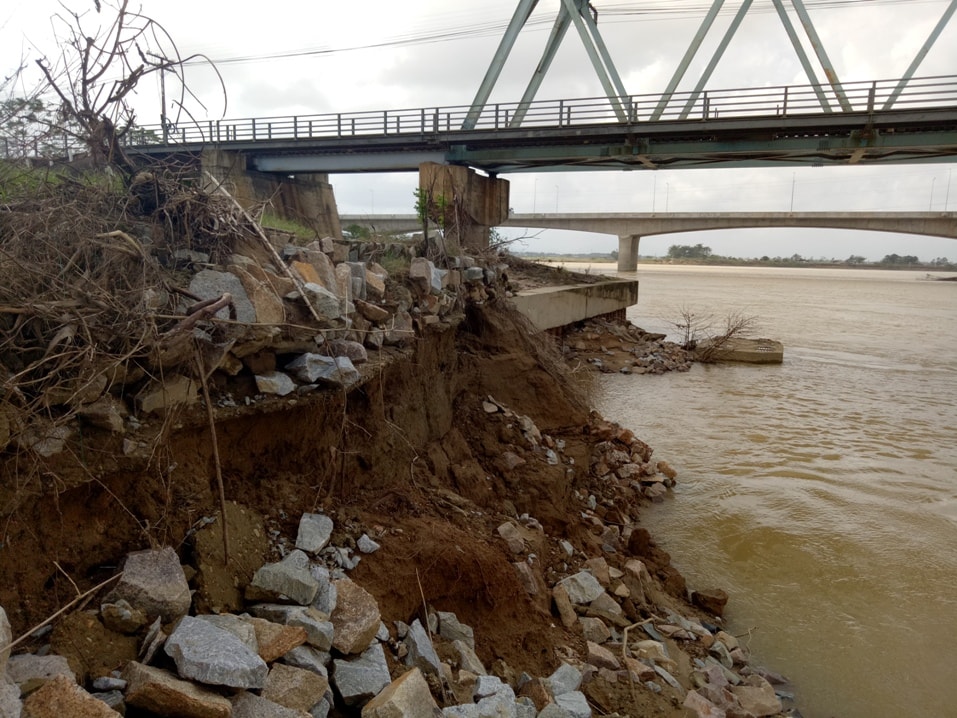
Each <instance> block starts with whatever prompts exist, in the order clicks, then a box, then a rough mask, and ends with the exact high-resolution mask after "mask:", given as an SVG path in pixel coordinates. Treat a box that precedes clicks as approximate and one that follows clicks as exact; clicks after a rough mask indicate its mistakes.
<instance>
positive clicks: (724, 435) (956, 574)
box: [599, 265, 957, 718]
mask: <svg viewBox="0 0 957 718" xmlns="http://www.w3.org/2000/svg"><path fill="white" fill-rule="evenodd" d="M620 276H623V277H631V276H636V275H635V274H624V273H623V274H621V275H620ZM637 277H638V279H639V280H640V282H641V284H640V294H639V297H640V298H639V303H638V306H637V307H633V308H632V309H630V310H629V319H630V320H631V321H632V322H633V323H635V324H637V325H639V326H641V327H643V328H645V329H647V330H650V331H664V332H670V333H671V334H673V335H674V334H675V332H674V329H673V327H672V326H671V325H670V324H669V322H671V321H678V320H679V318H680V315H681V308H682V307H686V308H687V309H689V310H691V311H694V312H695V313H696V314H699V315H700V314H703V313H708V312H710V313H713V314H714V315H715V316H716V318H718V319H719V320H720V319H722V318H723V317H724V316H725V314H727V313H728V312H730V311H741V312H743V313H745V314H748V315H753V316H754V317H756V318H757V321H758V325H759V326H758V331H757V336H766V337H770V338H773V339H779V340H781V341H782V342H784V345H785V360H784V364H783V365H780V366H746V365H715V366H702V365H698V366H695V367H694V368H693V369H692V371H690V372H688V373H683V374H679V373H672V374H666V375H663V376H623V375H608V376H604V377H603V379H602V396H601V398H600V401H599V406H600V408H601V410H602V411H603V413H604V414H605V416H607V417H608V418H611V419H614V420H617V421H619V422H620V423H622V424H623V425H625V426H627V427H629V428H632V429H634V430H635V431H636V433H637V434H638V435H639V436H640V437H641V438H642V439H643V440H645V441H646V442H648V443H649V444H650V445H651V446H653V447H654V448H655V456H656V457H657V458H659V459H666V460H668V461H669V462H670V463H672V464H673V465H674V466H675V467H676V469H677V470H678V472H679V475H678V480H679V483H678V486H677V488H676V490H675V495H674V498H673V499H669V500H666V501H665V502H664V503H662V504H658V505H655V506H652V507H651V508H649V509H647V510H646V511H645V513H644V515H643V523H644V524H645V525H646V526H647V527H648V528H649V530H650V531H651V532H652V535H654V536H655V537H656V539H657V540H658V542H659V544H660V545H662V547H663V548H665V549H666V550H667V551H669V552H670V553H671V554H672V559H673V562H674V564H675V565H676V566H677V567H678V568H679V569H680V570H681V571H682V572H683V573H684V575H685V577H686V578H687V579H688V584H689V586H690V587H691V588H695V587H701V588H710V587H720V588H724V589H726V590H727V591H728V593H729V594H730V595H731V600H730V602H729V604H728V609H727V612H726V614H725V617H726V620H727V621H728V622H729V625H730V627H731V628H732V630H733V632H734V633H736V634H737V635H739V636H743V637H744V639H745V641H746V642H749V644H750V648H751V651H752V653H753V655H754V661H755V662H756V663H759V664H761V665H765V666H767V667H768V668H770V669H772V670H775V671H778V672H780V673H784V674H786V675H787V676H788V677H789V678H790V679H791V680H792V681H793V682H794V684H795V688H796V691H797V697H798V707H799V709H800V710H801V712H802V714H803V715H804V716H805V718H830V717H834V718H901V717H905V716H906V717H911V716H915V717H925V716H926V717H928V718H930V717H936V716H957V283H953V282H933V281H922V278H923V277H924V275H923V274H922V273H915V272H889V271H874V270H815V269H767V268H715V267H671V266H658V265H652V266H648V267H644V266H643V267H641V268H640V269H639V271H638V272H637Z"/></svg>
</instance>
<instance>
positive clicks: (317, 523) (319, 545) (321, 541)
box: [296, 381, 335, 554]
mask: <svg viewBox="0 0 957 718" xmlns="http://www.w3.org/2000/svg"><path fill="white" fill-rule="evenodd" d="M307 383H312V382H311V381H310V382H307ZM333 528H335V524H334V523H333V521H332V519H331V518H329V517H328V516H326V515H325V514H309V513H306V514H303V515H302V516H301V517H300V519H299V532H298V534H297V535H296V548H298V549H301V550H303V551H308V552H309V553H313V554H316V553H319V552H320V551H322V549H324V548H325V547H326V545H327V544H328V543H329V539H330V538H332V530H333Z"/></svg>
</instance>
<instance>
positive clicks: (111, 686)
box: [93, 676, 126, 691]
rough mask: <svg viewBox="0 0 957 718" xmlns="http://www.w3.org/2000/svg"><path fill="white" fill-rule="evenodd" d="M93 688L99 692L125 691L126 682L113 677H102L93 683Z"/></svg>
mask: <svg viewBox="0 0 957 718" xmlns="http://www.w3.org/2000/svg"><path fill="white" fill-rule="evenodd" d="M93 688H94V689H96V690H98V691H125V690H126V681H124V680H123V679H122V678H113V677H112V676H100V677H99V678H97V679H96V680H95V681H93Z"/></svg>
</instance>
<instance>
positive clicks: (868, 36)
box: [0, 0, 957, 260]
mask: <svg viewBox="0 0 957 718" xmlns="http://www.w3.org/2000/svg"><path fill="white" fill-rule="evenodd" d="M805 2H806V4H807V6H808V8H809V10H810V13H811V17H812V19H813V20H814V23H815V26H816V29H817V31H818V33H819V34H820V36H821V38H822V41H823V44H824V47H825V48H826V50H827V52H828V54H829V55H830V59H831V61H832V63H833V64H834V66H835V69H836V71H837V74H838V76H839V78H840V79H841V80H842V81H843V82H853V81H864V80H868V81H869V80H877V79H893V78H898V77H900V76H901V75H902V74H903V73H904V71H905V69H906V68H907V66H908V65H909V64H910V62H911V60H912V59H913V58H914V56H915V55H916V53H917V51H918V49H919V48H920V47H921V45H922V44H923V43H924V41H925V40H926V39H927V37H928V35H929V34H930V32H931V30H932V29H933V27H934V26H935V25H936V23H937V22H938V20H939V19H940V17H941V15H942V14H943V12H944V10H945V9H946V8H947V7H948V5H949V2H950V0H903V1H902V0H869V1H868V2H848V3H833V2H832V3H829V4H830V5H838V6H839V7H826V5H827V4H828V3H820V4H819V3H818V1H817V0H805ZM65 4H66V6H67V7H68V8H70V9H71V10H77V11H83V12H89V15H88V28H87V29H94V28H95V27H96V15H95V13H93V12H92V6H93V3H92V0H67V1H66V3H65ZM558 4H559V0H541V2H540V3H539V6H538V8H537V9H536V11H535V12H534V14H533V16H532V22H531V23H530V26H529V27H527V28H526V30H525V31H524V32H523V34H522V36H521V38H520V40H519V42H518V44H517V46H516V48H515V50H514V51H513V53H512V56H511V58H510V60H509V62H508V63H507V65H506V67H505V71H504V72H503V74H502V77H501V79H500V80H499V83H498V85H497V86H496V89H495V91H494V93H493V96H492V100H493V101H501V102H514V101H516V100H518V99H519V97H520V96H521V94H522V91H523V90H524V88H525V85H526V84H527V83H528V80H529V78H530V76H531V73H532V71H533V69H534V67H535V64H536V63H537V61H538V59H539V57H540V55H541V52H542V49H543V47H544V44H545V41H546V38H547V36H548V31H549V30H550V28H551V23H552V21H553V19H554V17H555V14H556V12H557V8H558ZM740 4H741V3H740V0H729V2H727V3H726V11H725V12H724V13H723V14H722V15H721V16H720V17H719V19H718V21H717V22H716V23H715V27H714V28H712V30H711V32H710V33H709V35H708V36H707V38H706V40H705V42H704V44H703V47H702V50H701V52H699V54H698V56H697V58H696V60H695V61H694V62H693V63H692V65H691V67H690V69H689V71H688V73H687V75H686V77H685V80H684V81H683V83H682V85H680V86H679V90H681V89H684V90H687V89H691V87H693V86H694V84H695V83H696V82H697V80H698V78H699V77H700V75H701V72H702V69H703V68H704V66H705V64H706V63H707V62H708V60H710V58H711V56H712V51H713V49H714V48H715V46H716V45H717V43H718V42H719V40H720V39H721V37H722V35H723V34H724V31H725V29H726V28H727V26H728V24H729V22H730V19H731V16H732V14H733V12H734V11H735V10H736V9H737V8H738V7H739V6H740ZM11 5H13V3H4V7H3V9H0V71H2V72H3V73H4V74H6V73H7V71H8V70H9V69H12V68H13V67H15V66H16V64H17V63H18V61H19V58H20V57H24V58H25V59H27V60H28V61H32V60H33V59H35V58H36V57H38V56H39V55H40V54H46V55H48V56H50V57H51V58H53V57H55V56H56V52H57V49H56V48H57V41H56V35H55V31H54V28H53V27H51V22H50V19H49V18H50V17H51V16H53V15H54V14H56V13H61V14H63V7H62V6H61V5H60V3H57V2H52V1H51V0H33V1H32V2H20V3H17V7H11ZM516 5H517V0H454V1H453V2H450V1H449V0H441V1H439V0H406V2H397V1H396V0H343V1H341V2H336V3H333V2H330V1H329V0H312V1H311V2H302V1H300V0H282V1H280V2H277V3H272V4H267V3H262V2H257V3H249V2H231V3H218V2H197V1H196V0H193V1H192V2H185V1H184V0H144V2H142V5H139V6H136V5H131V7H134V6H135V7H141V9H142V12H143V14H145V15H147V16H149V17H152V18H153V19H155V20H156V21H157V22H159V23H160V24H161V25H162V26H163V27H164V28H165V29H166V31H168V32H169V34H170V35H171V36H172V38H173V39H174V40H175V41H176V44H177V46H178V49H179V51H180V53H181V54H182V55H184V56H185V55H191V54H193V53H203V54H205V55H207V56H209V57H210V58H212V59H213V60H214V61H217V67H218V69H219V71H220V73H221V74H222V75H223V78H224V80H225V83H226V93H227V94H226V102H225V107H224V97H223V94H222V93H221V92H220V91H219V90H217V88H216V84H215V81H214V76H213V73H212V72H211V71H209V70H208V69H206V68H204V67H202V66H194V67H191V68H190V70H189V75H188V78H187V79H188V81H189V83H190V86H191V88H192V89H193V90H194V91H195V92H196V94H197V95H199V97H200V98H201V99H202V100H203V101H204V103H205V105H206V106H205V109H197V108H195V106H194V108H193V109H194V112H198V113H199V114H203V113H208V115H209V116H211V117H222V116H224V114H225V116H227V117H233V118H235V117H250V116H259V117H262V116H270V115H289V114H318V113H324V112H348V111H355V110H370V109H398V108H412V107H429V106H447V105H468V104H470V103H471V101H472V98H473V96H474V95H475V92H476V90H477V88H478V86H479V83H480V82H481V80H482V77H483V75H484V73H485V70H486V68H487V67H488V64H489V61H490V60H491V57H492V55H493V53H494V51H495V48H496V46H497V44H498V41H499V39H500V37H501V35H502V32H503V29H504V26H505V25H506V24H507V23H508V21H509V19H510V18H511V15H512V13H513V11H514V9H515V6H516ZM593 5H594V6H595V7H596V8H597V10H598V12H599V27H600V29H601V31H602V35H603V37H604V38H605V40H606V42H607V44H608V47H609V50H610V52H611V55H612V57H613V59H614V61H615V64H616V66H617V68H618V71H619V72H620V74H621V76H622V79H623V82H624V85H625V87H626V89H627V90H628V92H629V93H631V94H646V93H657V92H661V91H663V90H664V89H665V87H666V86H667V83H668V80H669V79H670V78H671V76H672V74H673V73H674V70H675V67H676V66H677V65H678V62H679V60H680V59H681V57H682V55H683V54H684V52H685V49H686V48H687V46H688V45H689V44H690V41H691V38H692V37H693V36H694V34H695V31H696V30H697V29H698V26H699V25H700V23H701V20H702V18H703V16H704V13H705V11H706V9H707V7H708V6H709V5H710V2H709V1H708V0H671V1H670V2H664V1H662V0H632V1H631V2H623V1H622V0H608V1H604V0H593ZM792 19H793V20H794V22H795V24H796V25H797V26H798V27H800V25H799V23H797V19H796V17H795V16H794V15H793V14H792ZM819 74H820V73H819ZM948 74H957V18H954V20H953V21H951V23H950V24H949V25H948V27H946V28H945V29H944V32H943V34H942V35H941V37H940V38H939V40H938V41H937V43H936V45H935V46H934V47H933V49H932V50H931V51H930V53H929V54H928V55H927V57H926V59H925V60H924V62H923V64H922V66H921V67H920V69H919V70H918V71H917V75H918V76H932V75H948ZM806 83H807V78H806V76H805V75H804V72H803V70H802V69H801V66H800V64H799V62H798V59H797V55H796V54H795V52H794V49H793V48H792V47H791V44H790V42H789V41H788V39H787V36H786V34H785V32H784V30H783V27H782V25H781V23H780V20H779V19H778V17H777V15H776V14H775V13H774V12H773V10H772V9H771V3H770V0H756V2H755V3H754V6H753V9H752V10H751V12H750V14H749V15H748V16H747V18H746V19H745V21H744V23H743V25H742V26H741V28H740V30H739V31H738V32H737V34H736V35H735V37H734V39H733V40H732V42H731V44H730V46H729V48H728V50H727V52H726V53H725V55H724V57H723V58H722V60H721V62H720V64H719V65H718V67H717V69H716V71H715V73H714V75H713V77H712V78H711V80H710V82H709V83H708V87H710V88H715V89H717V88H735V87H758V86H768V85H784V84H806ZM601 94H602V89H601V85H600V84H599V82H598V79H597V77H596V75H595V73H594V71H593V69H592V67H591V65H590V63H589V61H588V59H587V56H586V54H585V51H584V49H583V45H582V43H581V41H580V40H579V38H578V36H577V34H576V33H575V32H574V30H570V31H569V33H568V35H567V36H566V38H565V41H564V43H563V45H562V48H561V50H560V52H559V54H558V56H557V58H556V60H555V62H554V64H553V66H552V68H551V71H550V73H549V76H548V77H547V79H546V80H545V82H544V84H543V86H542V88H541V90H540V91H539V94H538V98H539V99H555V98H560V97H563V98H578V97H594V96H598V95H601ZM158 97H159V87H158V84H157V83H156V82H147V83H145V85H144V86H143V87H142V88H141V90H140V92H139V94H138V96H137V97H136V98H135V100H134V103H135V105H136V108H137V111H138V114H139V122H141V123H143V124H150V123H154V122H156V121H158V115H159V101H158ZM953 167H954V165H953V164H936V165H900V166H897V167H896V168H881V169H875V168H863V167H854V168H839V167H821V168H795V169H779V170H731V169H711V170H671V171H657V172H650V171H638V172H628V173H625V172H587V173H584V172H583V173H537V174H522V175H518V174H514V175H507V176H506V178H507V179H509V180H510V181H511V183H512V185H511V206H512V207H513V208H514V210H515V211H516V212H531V211H538V212H552V211H556V210H557V211H563V212H587V211H619V212H625V211H637V212H647V211H653V210H655V211H680V212H690V211H760V210H768V211H787V210H789V209H792V208H793V210H794V211H812V210H914V211H917V210H920V211H925V210H929V209H933V210H938V211H944V210H949V211H955V210H957V177H953V175H954V174H957V173H954V172H953ZM331 180H332V183H333V185H334V186H335V188H336V195H337V199H338V203H339V208H340V211H341V212H343V213H360V212H361V213H365V212H376V213H387V212H389V213H410V212H412V211H413V204H414V198H413V194H412V192H413V189H414V187H415V186H416V177H415V176H414V175H413V174H394V175H351V176H346V175H335V176H333V177H332V178H331ZM524 241H525V245H526V247H527V248H528V249H533V250H545V251H601V252H606V251H611V250H613V249H616V248H617V239H616V238H614V237H609V236H605V235H585V234H580V233H573V232H560V231H556V230H549V231H545V232H541V233H539V234H537V235H536V236H535V237H530V238H528V239H526V240H524ZM698 242H701V243H703V244H707V245H709V246H711V247H712V249H713V250H714V251H715V252H716V253H718V254H730V255H737V256H761V255H764V254H767V255H770V256H790V255H792V254H794V253H798V254H801V255H803V256H806V257H839V258H843V257H847V256H849V255H851V254H860V255H864V256H866V257H868V258H869V259H880V258H881V257H883V256H884V255H886V254H890V253H898V254H916V255H918V256H920V257H921V258H922V259H932V258H934V257H939V256H946V257H950V258H951V259H953V260H957V241H955V240H950V239H935V238H921V237H913V236H905V235H894V234H884V233H864V232H850V231H847V232H842V231H834V230H733V231H720V232H707V233H697V234H691V235H664V236H661V237H657V238H655V237H649V238H646V239H644V240H643V241H642V245H641V252H642V254H651V255H655V254H664V253H666V252H667V248H668V246H669V245H671V244H676V243H679V244H685V243H689V244H690V243H698Z"/></svg>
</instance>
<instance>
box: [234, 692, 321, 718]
mask: <svg viewBox="0 0 957 718" xmlns="http://www.w3.org/2000/svg"><path fill="white" fill-rule="evenodd" d="M231 702H232V704H233V713H232V717H231V718H311V716H310V715H309V713H307V712H306V711H298V710H295V709H293V708H287V707H286V706H282V705H279V704H278V703H275V702H273V701H271V700H269V699H268V698H263V697H261V696H257V695H255V694H254V693H247V692H246V691H243V692H242V693H240V694H239V695H236V696H233V697H232V699H231Z"/></svg>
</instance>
